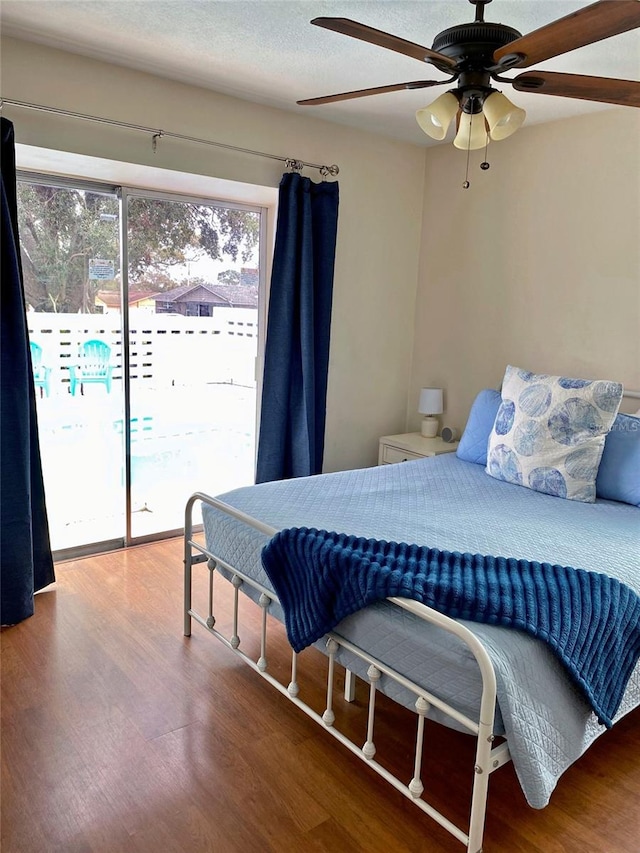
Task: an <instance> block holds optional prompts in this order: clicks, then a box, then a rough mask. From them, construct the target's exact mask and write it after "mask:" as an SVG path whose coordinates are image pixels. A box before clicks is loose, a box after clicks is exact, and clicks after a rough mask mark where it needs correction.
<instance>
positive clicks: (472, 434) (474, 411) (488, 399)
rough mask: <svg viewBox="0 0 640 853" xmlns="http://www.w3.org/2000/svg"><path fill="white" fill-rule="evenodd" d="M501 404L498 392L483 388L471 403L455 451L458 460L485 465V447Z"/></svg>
mask: <svg viewBox="0 0 640 853" xmlns="http://www.w3.org/2000/svg"><path fill="white" fill-rule="evenodd" d="M501 402H502V396H501V395H500V392H499V391H494V390H493V389H492V388H485V390H484V391H481V392H480V393H479V394H478V396H477V397H476V399H475V400H474V401H473V406H471V411H470V412H469V420H468V421H467V425H466V427H465V428H464V432H463V433H462V438H461V439H460V444H459V445H458V449H457V451H456V456H457V457H458V458H459V459H464V461H465V462H475V463H476V465H486V464H487V445H488V443H489V436H490V435H491V430H492V429H493V425H494V423H495V420H496V415H497V414H498V409H499V408H500V403H501Z"/></svg>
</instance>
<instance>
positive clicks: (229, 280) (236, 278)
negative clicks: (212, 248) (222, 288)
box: [218, 270, 240, 284]
mask: <svg viewBox="0 0 640 853" xmlns="http://www.w3.org/2000/svg"><path fill="white" fill-rule="evenodd" d="M218 281H219V282H220V284H240V273H239V272H238V270H223V271H222V272H219V273H218Z"/></svg>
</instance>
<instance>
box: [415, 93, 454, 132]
mask: <svg viewBox="0 0 640 853" xmlns="http://www.w3.org/2000/svg"><path fill="white" fill-rule="evenodd" d="M458 107H459V104H458V99H457V98H456V96H455V95H454V94H453V92H445V93H444V95H440V97H439V98H436V99H435V101H434V102H433V103H432V104H429V106H428V107H423V108H422V109H421V110H418V111H417V113H416V121H417V122H418V124H419V125H420V127H421V129H422V130H423V131H424V132H425V133H426V134H427V136H430V137H431V138H432V139H444V138H445V136H446V135H447V130H448V129H449V125H450V124H451V122H452V121H453V117H454V116H455V114H456V113H457V112H458Z"/></svg>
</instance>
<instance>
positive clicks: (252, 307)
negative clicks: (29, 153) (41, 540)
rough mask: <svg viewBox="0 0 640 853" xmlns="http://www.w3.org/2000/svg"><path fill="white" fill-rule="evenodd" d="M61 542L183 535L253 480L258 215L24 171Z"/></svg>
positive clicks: (26, 249) (93, 545)
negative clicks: (200, 508)
mask: <svg viewBox="0 0 640 853" xmlns="http://www.w3.org/2000/svg"><path fill="white" fill-rule="evenodd" d="M18 193H19V205H18V207H19V218H20V222H19V226H20V236H21V254H22V263H23V269H24V279H25V293H26V301H27V305H28V327H29V335H30V342H31V351H32V361H33V366H34V378H35V381H36V396H37V400H38V402H37V405H38V421H39V429H40V445H41V453H42V459H43V473H44V479H45V492H46V499H47V509H48V514H49V522H50V528H51V539H52V547H53V549H54V551H55V552H56V555H57V556H58V557H61V556H72V555H74V554H77V553H89V552H91V551H95V550H103V549H106V548H109V547H118V546H122V545H124V544H128V543H132V542H135V541H143V540H145V539H148V538H154V537H156V536H158V535H168V534H170V533H176V532H178V531H179V530H180V528H181V527H182V525H183V512H184V504H185V502H186V500H187V498H188V496H189V495H190V494H191V493H192V492H194V491H197V490H203V491H208V492H210V493H213V494H217V493H220V492H223V491H225V490H228V489H231V488H234V487H236V486H240V485H246V484H249V483H251V482H253V479H254V463H255V434H256V377H255V365H256V357H257V355H258V309H259V299H260V293H261V287H260V280H261V273H260V270H261V266H263V265H261V262H260V261H261V248H263V247H264V241H262V243H261V234H262V227H263V213H262V211H261V209H259V208H253V209H252V208H248V207H239V206H232V205H222V204H219V203H214V202H211V201H209V200H203V199H187V198H183V197H178V196H168V195H158V194H153V193H146V194H142V193H139V192H135V193H134V192H131V191H127V190H126V189H123V188H120V187H105V186H102V185H91V184H88V183H86V182H82V183H81V182H70V181H66V180H63V179H60V181H55V182H54V181H52V180H51V179H50V178H39V177H35V176H20V180H19V184H18Z"/></svg>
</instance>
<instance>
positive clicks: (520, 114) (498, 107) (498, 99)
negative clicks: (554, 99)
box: [482, 92, 526, 141]
mask: <svg viewBox="0 0 640 853" xmlns="http://www.w3.org/2000/svg"><path fill="white" fill-rule="evenodd" d="M482 109H483V112H484V115H485V118H486V119H487V124H488V125H489V136H490V137H491V139H495V140H496V141H498V140H500V139H506V138H507V136H511V134H512V133H515V132H516V130H517V129H518V128H519V127H520V125H521V124H522V122H523V121H524V119H525V116H526V112H525V111H524V110H523V109H521V108H520V107H516V105H515V104H512V103H511V101H510V100H509V98H507V97H505V96H504V95H503V94H502V92H492V93H491V94H490V95H489V96H488V97H487V98H485V101H484V104H483V107H482Z"/></svg>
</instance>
